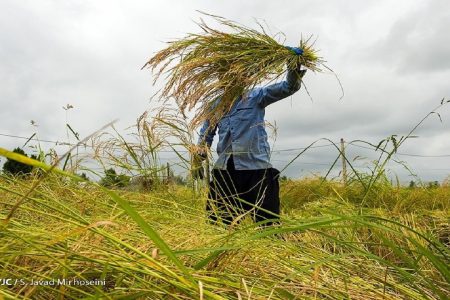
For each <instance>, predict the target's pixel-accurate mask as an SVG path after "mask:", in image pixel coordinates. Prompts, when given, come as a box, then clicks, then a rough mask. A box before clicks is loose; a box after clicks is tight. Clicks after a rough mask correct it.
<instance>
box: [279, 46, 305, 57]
mask: <svg viewBox="0 0 450 300" xmlns="http://www.w3.org/2000/svg"><path fill="white" fill-rule="evenodd" d="M284 47H285V48H286V49H288V50H290V51H292V52H294V53H295V54H296V55H302V54H303V49H302V48H299V47H291V46H284Z"/></svg>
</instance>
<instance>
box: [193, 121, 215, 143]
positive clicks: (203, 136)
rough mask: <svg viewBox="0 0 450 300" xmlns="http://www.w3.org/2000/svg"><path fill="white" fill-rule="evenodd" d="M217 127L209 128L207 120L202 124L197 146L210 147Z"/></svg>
mask: <svg viewBox="0 0 450 300" xmlns="http://www.w3.org/2000/svg"><path fill="white" fill-rule="evenodd" d="M216 130H217V125H216V126H214V128H211V127H210V126H209V120H206V121H205V122H203V126H202V128H200V135H199V137H198V145H204V144H206V145H208V147H211V145H212V142H213V139H214V135H216Z"/></svg>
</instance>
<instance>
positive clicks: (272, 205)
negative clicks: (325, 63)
mask: <svg viewBox="0 0 450 300" xmlns="http://www.w3.org/2000/svg"><path fill="white" fill-rule="evenodd" d="M287 48H289V49H290V50H292V51H294V52H295V53H296V54H297V55H301V54H302V50H301V49H300V48H293V47H287ZM305 72H306V70H301V69H300V64H298V65H297V68H296V69H291V70H288V72H287V77H286V80H285V81H282V82H279V83H275V84H272V85H269V86H266V87H262V88H255V89H252V90H250V91H249V92H248V93H246V94H245V95H243V96H240V97H239V98H238V99H237V101H236V102H235V103H234V105H233V106H232V107H231V109H230V110H229V111H228V112H227V113H226V114H225V115H224V116H223V117H222V118H221V119H220V121H219V122H218V124H217V125H216V126H214V127H212V126H210V123H209V120H206V121H205V122H204V124H203V126H202V128H201V129H200V137H199V141H198V144H199V146H200V147H199V149H205V146H207V147H208V148H209V147H211V144H212V142H213V138H214V135H215V134H216V131H217V129H219V142H218V144H217V153H218V155H219V158H218V159H217V161H216V163H215V165H214V168H213V170H212V181H211V182H210V189H209V196H208V198H209V199H208V202H207V205H206V210H207V212H208V214H209V218H210V220H212V221H213V222H217V221H218V220H221V221H222V222H223V223H225V224H227V225H229V224H231V223H232V222H233V221H235V222H238V221H239V220H240V219H241V218H242V217H244V216H245V215H247V214H250V215H251V216H252V218H253V220H254V221H256V222H259V221H264V220H268V219H277V216H278V215H279V213H280V198H279V183H278V177H279V174H280V172H279V171H278V170H277V169H274V168H272V165H271V164H270V147H269V143H268V140H267V133H266V130H265V126H264V114H265V108H266V107H267V106H268V105H270V104H272V103H274V102H276V101H278V100H281V99H283V98H286V97H288V96H290V95H292V94H294V93H295V92H296V91H298V90H299V89H300V84H301V81H302V77H303V75H304V74H305ZM198 155H199V156H200V157H202V158H206V151H204V150H199V152H198ZM272 221H273V220H272ZM272 221H267V222H266V224H271V223H272Z"/></svg>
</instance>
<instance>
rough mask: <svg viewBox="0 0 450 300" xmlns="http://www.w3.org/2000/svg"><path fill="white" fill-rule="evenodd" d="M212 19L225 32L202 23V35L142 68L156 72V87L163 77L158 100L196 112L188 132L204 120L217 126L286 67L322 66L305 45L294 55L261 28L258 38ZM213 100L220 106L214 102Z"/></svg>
mask: <svg viewBox="0 0 450 300" xmlns="http://www.w3.org/2000/svg"><path fill="white" fill-rule="evenodd" d="M209 16H211V15H209ZM211 17H213V18H214V19H215V20H216V21H218V22H219V24H220V25H222V26H224V27H225V28H226V29H228V30H229V31H230V32H224V31H219V30H216V29H213V28H211V27H209V26H208V25H206V23H205V22H204V21H201V22H200V23H199V24H198V25H199V26H200V28H201V29H202V30H203V32H202V33H199V34H188V35H187V36H186V37H185V38H183V39H180V40H176V41H172V42H169V46H168V47H167V48H165V49H163V50H161V51H159V52H158V53H156V55H154V56H153V57H152V58H151V59H150V60H149V61H148V62H147V63H146V64H145V65H144V67H149V68H150V69H151V70H152V71H155V74H156V78H155V82H156V80H157V79H158V78H159V77H160V76H161V75H162V74H166V73H167V75H168V81H167V83H166V84H165V86H164V88H163V89H162V91H161V92H160V96H161V98H163V99H171V98H174V99H175V100H176V101H177V103H178V105H179V107H180V109H181V111H182V113H183V114H184V113H185V112H186V111H190V110H192V109H193V108H194V107H196V108H197V111H196V114H195V117H194V119H193V120H192V122H191V125H193V126H198V125H199V124H200V123H201V122H203V121H204V120H209V121H210V124H212V125H214V124H216V123H217V122H218V121H219V120H220V118H221V117H222V116H223V115H224V114H225V113H226V112H227V111H228V110H229V109H230V108H231V107H232V105H233V104H234V102H235V101H236V100H237V98H238V97H239V96H240V95H243V94H244V93H246V92H247V91H249V90H250V89H252V88H254V87H255V86H256V85H258V84H261V83H262V82H265V81H273V80H276V79H277V78H278V77H280V76H282V75H283V73H284V70H285V67H286V66H287V67H288V68H292V69H295V68H296V66H297V65H298V63H301V65H303V66H304V67H306V68H307V69H310V70H312V71H321V69H320V67H321V65H322V64H323V60H322V59H321V58H320V57H318V56H317V52H316V50H314V49H313V48H312V43H309V39H307V40H303V39H302V40H301V41H300V43H299V45H298V48H300V49H301V52H302V53H296V52H295V50H294V49H293V48H290V47H286V46H283V45H281V44H280V43H278V42H277V41H276V40H275V39H274V38H273V37H271V36H269V35H268V34H267V33H266V32H265V31H264V28H263V27H262V26H261V30H262V32H259V31H257V30H254V29H250V28H248V27H245V26H242V25H239V24H237V23H235V22H232V21H229V20H226V19H224V18H221V17H218V16H211ZM299 54H300V55H299ZM144 67H143V68H144ZM218 98H220V99H221V101H219V102H217V101H216V100H217V99H218Z"/></svg>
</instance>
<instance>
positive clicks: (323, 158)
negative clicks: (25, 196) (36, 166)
mask: <svg viewBox="0 0 450 300" xmlns="http://www.w3.org/2000/svg"><path fill="white" fill-rule="evenodd" d="M196 10H201V11H205V12H208V13H211V14H216V15H220V16H223V17H226V18H228V19H231V20H234V21H237V22H240V23H242V24H245V25H247V26H250V27H255V21H254V20H255V18H256V19H258V20H264V21H265V22H266V23H267V24H268V25H269V26H270V28H271V30H272V31H273V33H276V32H277V31H281V32H284V33H285V35H286V42H285V43H286V44H287V45H297V44H298V41H299V39H300V36H301V35H303V36H309V35H313V36H314V38H317V42H316V48H318V49H320V50H321V51H320V54H321V56H323V57H324V59H326V60H327V64H328V66H330V67H331V68H332V69H333V70H334V71H335V72H336V74H337V75H338V76H339V78H340V81H341V82H342V85H343V87H344V90H345V97H344V98H343V99H342V100H340V101H339V100H338V99H339V97H340V94H341V92H340V88H339V84H338V82H337V80H336V78H335V77H334V76H333V74H330V73H329V72H328V73H317V74H314V73H312V72H308V73H307V74H306V75H305V77H304V82H305V84H306V87H307V88H308V91H309V92H310V94H311V96H312V101H311V99H310V98H309V96H308V95H307V94H306V92H305V89H304V88H302V89H301V90H300V91H299V92H298V93H296V94H295V95H293V96H292V97H290V98H288V99H285V100H283V101H280V102H278V103H276V104H273V105H271V106H269V107H268V108H267V120H268V121H269V122H272V123H273V122H276V126H277V129H278V134H277V138H276V142H275V147H274V149H275V150H276V149H295V148H301V147H304V146H307V145H309V144H310V143H312V142H314V141H316V140H318V139H320V138H328V139H330V140H332V141H335V142H337V141H339V139H340V138H344V139H345V140H346V141H352V140H365V141H368V142H371V143H374V144H377V143H378V142H379V141H380V140H381V139H383V138H385V137H387V136H390V135H392V134H397V135H400V136H401V135H404V134H406V133H408V132H409V130H410V129H411V128H413V127H414V126H415V125H416V124H417V123H418V122H419V121H420V120H421V119H422V118H423V117H424V116H425V115H426V114H427V113H428V112H430V111H431V110H432V109H433V108H435V107H436V106H437V105H438V104H439V102H440V100H441V99H442V98H444V97H445V98H446V99H450V34H449V28H450V4H449V2H448V0H431V1H430V0H428V1H419V0H407V1H379V0H378V1H357V0H353V1H348V0H347V1H343V0H342V1H317V0H314V1H312V0H311V1H303V0H295V1H294V0H292V1H281V0H280V1H265V0H264V1H262V0H251V1H250V0H246V1H234V0H227V1H206V0H205V1H198V0H197V1H182V0H179V1H168V0H164V1H111V0H109V1H99V0H97V1H81V0H77V1H56V0H54V1H44V0H42V1H36V0H34V1H31V0H30V1H25V0H22V1H20V0H19V1H18V0H14V1H13V0H11V1H8V0H0V134H9V135H17V136H27V137H28V136H31V134H33V133H34V132H35V131H37V132H38V134H39V137H40V138H41V139H46V140H59V141H65V140H66V139H67V138H66V127H65V123H66V112H65V111H64V110H63V108H62V107H63V106H65V105H66V104H71V105H73V106H74V108H73V109H71V110H69V112H68V114H67V118H68V121H69V123H70V124H71V126H72V127H73V128H74V129H75V130H76V131H78V132H79V133H80V135H81V136H82V137H83V136H86V135H88V134H90V133H92V132H93V131H95V130H97V129H98V128H100V127H102V126H103V125H104V124H106V123H108V122H110V121H112V120H114V119H116V118H119V119H120V121H119V122H118V123H117V124H116V127H117V128H118V130H119V131H121V132H122V131H123V132H127V131H125V128H127V127H128V126H130V125H132V124H133V123H134V122H135V120H136V118H137V117H138V116H139V115H140V114H141V113H142V112H144V111H145V110H148V109H151V108H155V107H156V106H157V105H159V103H157V102H155V101H151V102H150V101H149V99H150V97H151V96H152V94H153V93H155V91H156V88H155V87H153V86H152V85H151V82H152V75H151V74H150V72H149V71H148V70H142V71H141V70H140V68H141V67H142V65H143V64H144V63H145V62H146V61H147V59H148V58H149V57H150V56H151V55H152V54H154V53H155V52H156V51H158V50H160V49H162V48H163V47H164V46H165V44H164V42H166V41H169V40H172V39H176V38H180V37H183V36H184V35H185V34H186V33H188V32H199V29H198V28H197V27H196V25H195V23H194V21H197V20H199V18H200V17H201V15H200V14H199V13H198V12H197V11H196ZM439 113H440V116H441V118H442V122H441V121H440V120H439V118H438V117H437V116H431V117H430V118H428V119H427V120H426V121H425V122H424V123H423V125H422V126H420V127H419V128H418V129H417V131H416V132H415V134H416V135H417V136H418V138H415V139H411V140H408V141H407V142H406V143H405V144H404V145H403V146H402V147H401V148H400V149H399V153H402V154H409V155H398V156H397V159H399V160H402V161H405V162H407V163H408V165H409V166H410V167H411V168H412V170H414V171H415V172H416V173H417V174H418V175H419V176H420V177H421V178H422V179H423V180H439V181H442V180H443V179H444V178H445V177H446V176H447V175H448V174H450V105H447V106H444V107H443V108H441V110H440V111H439ZM31 120H33V121H35V122H36V123H37V125H38V127H35V126H32V125H31V124H30V121H31ZM23 142H24V141H23V140H18V139H14V138H10V137H5V136H1V135H0V146H1V147H6V148H9V149H12V148H14V147H16V146H21V145H22V144H23ZM324 144H327V142H326V141H322V142H319V143H318V145H324ZM359 145H363V144H359ZM43 146H44V147H53V146H54V145H52V144H45V145H44V144H43ZM56 149H57V150H58V151H63V150H64V149H65V148H64V147H62V146H58V147H56ZM347 149H348V153H349V156H350V158H353V157H355V156H358V155H360V156H363V157H366V158H368V159H369V160H370V159H372V158H375V157H376V156H375V155H376V153H374V152H373V151H369V150H367V149H364V148H359V147H352V146H348V148H347ZM28 152H31V150H29V151H28ZM299 152H300V150H296V151H284V152H274V154H273V162H274V165H275V166H276V167H278V168H280V169H282V168H283V166H284V165H285V164H286V163H287V162H288V161H289V160H290V159H292V158H294V157H295V155H296V154H298V153H299ZM337 154H338V153H337V152H336V150H335V149H333V147H323V148H315V149H311V150H310V151H308V152H307V153H305V154H303V155H302V156H300V157H299V158H298V159H297V160H296V161H295V162H294V163H293V164H291V165H290V166H289V167H288V168H287V169H286V170H285V174H286V175H288V176H292V177H299V176H305V175H308V174H312V173H314V172H320V171H322V172H323V171H324V170H325V169H326V168H327V166H330V165H331V163H332V162H333V161H334V159H335V158H336V156H337ZM167 155H168V154H165V156H164V157H168V156H167ZM410 155H413V156H410ZM416 155H419V156H426V157H418V156H416ZM430 156H431V157H430ZM1 162H4V159H1V161H0V163H1ZM364 164H367V160H366V161H357V162H355V165H358V166H362V165H364ZM390 168H391V169H392V172H393V173H392V174H394V173H396V174H398V175H400V176H401V178H402V180H403V181H407V180H409V177H407V174H406V172H405V171H404V170H402V169H400V168H399V167H397V166H395V165H394V164H390Z"/></svg>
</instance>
